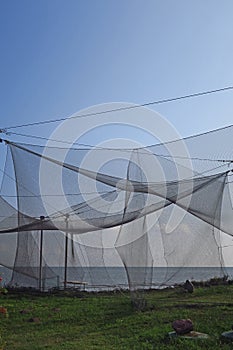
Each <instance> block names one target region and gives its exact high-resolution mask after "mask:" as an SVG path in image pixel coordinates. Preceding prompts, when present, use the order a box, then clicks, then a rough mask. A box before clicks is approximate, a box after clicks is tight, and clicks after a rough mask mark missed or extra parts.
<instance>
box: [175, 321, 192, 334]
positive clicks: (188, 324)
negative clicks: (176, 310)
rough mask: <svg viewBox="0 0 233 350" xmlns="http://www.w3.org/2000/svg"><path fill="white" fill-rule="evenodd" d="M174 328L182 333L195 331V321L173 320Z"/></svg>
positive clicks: (178, 332)
mask: <svg viewBox="0 0 233 350" xmlns="http://www.w3.org/2000/svg"><path fill="white" fill-rule="evenodd" d="M172 328H173V329H174V330H175V331H176V333H177V334H179V335H182V334H186V333H189V332H191V331H193V323H192V321H191V320H190V319H182V320H175V321H174V322H172Z"/></svg>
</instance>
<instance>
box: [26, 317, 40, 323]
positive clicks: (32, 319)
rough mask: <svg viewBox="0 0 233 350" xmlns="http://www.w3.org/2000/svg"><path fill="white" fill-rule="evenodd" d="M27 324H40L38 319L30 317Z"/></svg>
mask: <svg viewBox="0 0 233 350" xmlns="http://www.w3.org/2000/svg"><path fill="white" fill-rule="evenodd" d="M28 322H35V323H40V319H39V317H31V318H29V319H28Z"/></svg>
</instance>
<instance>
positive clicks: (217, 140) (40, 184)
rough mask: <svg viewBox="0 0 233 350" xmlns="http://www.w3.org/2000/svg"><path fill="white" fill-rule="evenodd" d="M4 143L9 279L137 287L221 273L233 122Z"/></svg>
mask: <svg viewBox="0 0 233 350" xmlns="http://www.w3.org/2000/svg"><path fill="white" fill-rule="evenodd" d="M6 147H7V148H8V152H7V159H6V163H5V171H4V176H3V180H2V186H1V197H0V208H1V216H0V233H1V235H0V243H1V244H0V264H1V265H2V266H4V267H6V268H8V269H9V271H11V276H10V281H11V284H13V285H14V284H17V285H26V286H31V287H36V288H40V289H43V288H50V287H54V286H56V285H57V284H59V283H60V284H64V285H65V286H67V285H68V284H69V283H71V282H72V283H74V282H76V283H77V284H79V283H80V285H82V283H84V282H85V283H87V285H88V288H90V289H95V288H97V289H98V290H99V289H101V288H102V289H111V288H116V287H120V288H124V287H125V288H129V289H130V290H131V291H132V293H136V292H137V291H138V290H143V289H145V288H150V287H152V286H160V285H172V284H174V283H177V282H180V281H183V280H185V279H187V278H196V279H200V278H210V277H213V276H222V274H223V273H224V254H223V253H224V251H223V250H224V249H223V247H224V244H225V243H224V242H225V240H227V237H230V236H232V235H233V222H232V218H233V216H232V202H231V191H232V182H231V175H232V170H231V164H232V161H233V127H228V128H223V129H219V130H216V131H213V132H210V133H206V134H202V135H198V136H194V137H190V138H186V139H182V140H176V141H173V142H169V143H164V144H158V145H154V146H150V147H145V148H138V149H117V150H116V149H107V148H106V149H104V148H98V147H96V148H94V147H89V148H88V147H86V148H83V147H70V148H61V147H45V146H37V145H29V144H20V143H13V142H9V141H6ZM182 147H183V148H184V147H185V154H186V155H184V152H183V153H181V152H180V150H181V148H182ZM201 269H202V270H201ZM200 271H201V272H200ZM83 285H84V284H83Z"/></svg>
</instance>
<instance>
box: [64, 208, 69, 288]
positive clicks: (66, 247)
mask: <svg viewBox="0 0 233 350" xmlns="http://www.w3.org/2000/svg"><path fill="white" fill-rule="evenodd" d="M68 219H69V215H66V219H65V221H66V236H65V270H64V289H66V287H67V264H68V238H69V237H68V236H69V233H68Z"/></svg>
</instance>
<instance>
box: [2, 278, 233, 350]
mask: <svg viewBox="0 0 233 350" xmlns="http://www.w3.org/2000/svg"><path fill="white" fill-rule="evenodd" d="M232 295H233V286H232V285H226V286H215V287H210V288H197V289H196V290H195V293H194V294H184V293H181V292H180V290H179V289H173V290H172V289H170V290H163V291H150V292H147V293H146V294H145V298H146V300H147V303H148V309H147V310H146V311H144V312H140V311H136V310H134V309H133V307H132V305H131V302H130V298H129V294H127V293H124V294H102V293H101V294H96V295H95V294H90V295H88V294H82V295H62V296H61V295H45V296H33V295H26V294H19V293H18V294H10V293H9V294H8V295H0V306H4V307H6V308H7V310H8V313H9V317H8V318H6V317H4V315H2V316H1V315H0V316H1V317H0V335H1V337H2V339H3V341H4V342H6V344H5V345H4V347H3V349H4V350H29V349H30V350H32V349H33V350H42V349H49V350H71V349H72V350H73V349H80V350H82V349H83V350H88V349H93V350H94V349H96V350H97V349H101V350H102V349H109V350H119V349H122V350H123V349H124V350H127V349H130V350H131V349H135V350H144V349H158V350H164V349H174V350H175V349H178V350H186V349H211V350H219V349H224V350H227V349H232V344H227V343H223V342H222V341H221V339H220V335H221V333H222V332H224V331H227V330H230V329H231V326H232V324H233V299H232ZM22 310H26V311H25V312H26V313H21V312H20V311H22ZM34 317H37V318H39V322H29V321H28V320H29V319H30V318H34ZM180 318H191V320H192V321H193V323H194V329H195V330H196V331H200V332H203V333H208V334H209V335H211V337H210V338H209V339H208V340H184V339H177V340H168V338H167V337H166V334H167V333H168V332H169V331H172V327H171V322H172V321H173V320H175V319H180ZM0 349H1V347H0Z"/></svg>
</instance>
